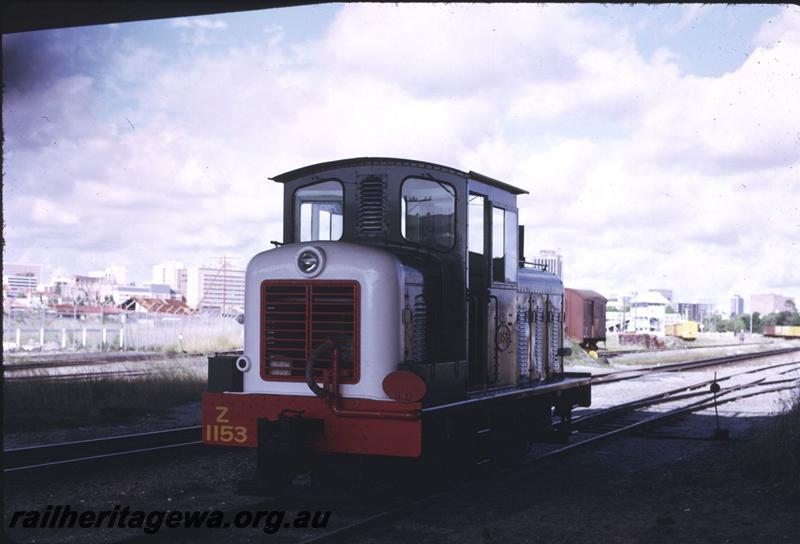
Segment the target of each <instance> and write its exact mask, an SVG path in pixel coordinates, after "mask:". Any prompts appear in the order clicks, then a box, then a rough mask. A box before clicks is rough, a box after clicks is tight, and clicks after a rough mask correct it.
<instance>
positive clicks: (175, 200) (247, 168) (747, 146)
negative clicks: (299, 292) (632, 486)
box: [4, 4, 800, 298]
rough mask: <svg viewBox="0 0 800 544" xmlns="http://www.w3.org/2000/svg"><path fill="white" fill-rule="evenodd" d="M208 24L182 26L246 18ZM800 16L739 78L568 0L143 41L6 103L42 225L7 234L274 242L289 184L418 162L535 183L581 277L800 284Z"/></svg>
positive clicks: (403, 8) (694, 286) (595, 284)
mask: <svg viewBox="0 0 800 544" xmlns="http://www.w3.org/2000/svg"><path fill="white" fill-rule="evenodd" d="M691 9H693V8H691V7H690V9H689V10H687V12H686V13H687V14H690V11H691ZM731 9H733V8H731ZM687 17H688V15H687ZM692 20H694V19H692ZM199 21H201V20H199V19H180V20H175V21H172V22H171V23H170V25H171V26H172V27H174V28H179V29H183V30H185V31H186V32H187V36H189V35H191V36H194V34H193V33H198V35H200V34H199V33H203V32H205V31H206V30H212V29H219V28H224V26H221V25H219V24H217V23H215V22H214V21H212V20H205V21H207V22H204V23H199ZM209 21H210V22H209ZM797 21H798V17H797V10H793V9H787V10H785V12H784V15H782V16H781V17H780V18H776V19H774V20H773V22H772V23H769V24H765V27H764V29H762V30H761V31H760V32H759V34H758V36H757V38H756V40H757V42H758V43H759V47H758V48H757V49H756V50H755V51H754V52H753V54H752V55H750V57H749V58H748V59H747V60H746V61H745V62H744V64H743V65H742V66H741V67H740V68H739V69H737V70H735V71H733V72H730V73H728V74H726V75H724V76H721V77H718V78H711V77H702V78H701V77H695V76H690V75H686V74H684V73H682V72H681V69H680V67H679V65H678V63H677V62H676V59H675V56H674V55H673V54H672V53H671V52H670V51H669V50H668V49H666V48H661V49H658V50H657V51H656V52H655V53H654V54H652V55H650V56H649V58H645V57H644V56H642V54H641V53H640V51H639V50H638V49H637V47H636V43H635V40H634V39H633V37H632V36H631V35H629V33H628V31H627V30H625V29H622V28H616V27H613V26H609V25H605V24H600V23H597V22H592V21H590V20H589V19H588V18H587V17H585V16H584V15H583V12H582V9H581V7H580V6H564V5H559V6H541V5H539V6H531V5H522V4H515V5H512V6H498V5H478V4H475V5H472V4H470V5H445V4H425V5H415V6H407V5H400V6H393V5H367V4H348V5H345V6H344V7H343V8H342V10H341V11H340V12H339V13H338V15H337V16H336V18H335V20H334V21H332V23H331V24H330V26H329V28H328V29H327V32H326V33H325V35H324V36H323V37H322V38H321V39H318V40H315V41H307V42H290V41H289V40H288V39H287V35H286V34H285V32H284V29H283V28H282V27H278V26H276V25H272V26H267V25H266V24H265V25H263V27H266V30H265V33H266V34H263V35H262V40H261V41H255V42H251V43H247V44H240V45H239V46H237V47H224V48H207V49H202V50H199V51H193V53H192V54H191V55H174V54H172V52H171V51H167V50H164V49H162V48H160V47H159V46H158V45H157V44H156V43H148V44H143V43H138V42H132V43H126V44H123V46H122V47H121V48H120V54H119V55H118V56H116V57H115V58H114V60H113V64H111V65H110V66H108V68H107V72H105V73H104V74H103V75H101V76H96V77H95V76H93V77H89V76H86V75H76V76H73V77H71V78H66V79H61V80H59V81H58V82H56V83H55V84H54V85H52V86H51V87H50V88H47V89H44V90H42V91H40V92H37V93H31V94H28V95H25V96H19V95H9V96H7V97H6V98H7V100H6V101H4V114H5V117H4V123H5V124H6V127H4V128H6V138H7V140H6V142H7V146H6V147H7V150H6V153H7V166H6V167H7V171H8V172H9V173H8V175H7V180H6V187H4V193H5V192H6V191H8V190H9V189H13V190H14V191H15V192H16V193H17V194H18V195H19V194H24V195H27V197H28V198H29V200H28V201H27V202H28V207H27V208H25V210H26V213H27V212H28V211H29V212H30V213H31V215H32V216H35V217H34V219H36V224H35V225H30V224H28V223H26V218H25V214H24V213H22V212H21V211H19V210H17V209H16V208H8V209H9V225H11V226H10V227H9V231H10V237H9V238H8V244H9V245H8V247H9V249H12V248H15V249H13V251H20V250H18V249H16V248H18V247H22V246H23V245H24V244H30V243H31V241H32V240H36V236H41V234H42V233H48V236H62V237H63V238H58V241H59V243H61V244H63V247H64V251H65V254H66V252H67V251H69V252H70V255H75V254H76V252H78V253H80V254H82V255H85V257H86V259H94V260H98V259H99V260H102V259H103V258H104V257H103V256H104V255H106V256H107V257H105V258H106V259H107V260H109V261H110V260H113V259H112V256H113V257H114V258H116V256H117V255H119V253H118V252H119V248H122V247H125V248H127V250H126V254H128V255H130V256H131V257H130V262H129V263H127V264H129V266H132V265H131V264H130V263H131V262H134V261H141V253H138V252H141V251H143V252H146V254H147V255H149V257H150V259H151V260H152V261H153V262H157V261H158V260H161V259H167V258H178V259H182V260H184V261H187V262H192V261H193V259H195V258H196V257H197V255H199V254H202V255H204V256H209V255H213V254H214V252H217V253H218V254H222V253H229V252H231V253H232V252H236V253H239V254H242V255H248V254H253V253H255V252H257V251H260V250H262V249H264V248H266V247H268V241H269V240H272V239H280V229H281V224H280V215H281V214H282V205H281V198H280V197H281V187H280V186H279V185H277V184H274V183H272V182H269V181H267V177H269V176H272V175H275V174H278V173H280V172H283V171H286V170H289V169H293V168H296V167H299V166H302V165H305V164H309V163H313V162H319V161H324V160H332V159H338V158H343V157H348V156H364V155H388V156H406V157H410V158H417V159H422V160H428V161H432V162H437V163H443V164H449V165H452V166H454V167H457V168H463V169H467V170H469V169H474V170H477V171H480V172H482V173H485V174H487V175H489V176H492V177H495V178H499V179H502V180H504V181H507V182H509V183H512V184H515V185H519V186H521V187H523V188H525V189H527V190H529V191H530V192H531V195H530V196H526V197H522V198H521V199H520V218H521V220H522V222H524V223H526V224H527V225H528V233H527V236H526V240H527V245H528V252H527V253H528V255H529V256H530V255H531V254H532V252H533V251H534V250H538V249H542V248H548V247H554V248H555V247H557V248H561V250H562V251H563V253H564V255H565V257H566V259H567V265H566V271H567V272H566V274H567V283H568V284H572V285H575V286H577V287H587V288H596V289H598V290H601V291H603V290H604V289H605V290H610V289H613V290H617V291H619V290H622V289H624V288H625V286H626V285H632V286H633V285H636V286H639V288H640V289H641V288H647V287H654V286H667V287H669V286H672V287H673V288H674V289H675V290H676V291H677V292H679V293H683V295H684V296H685V297H695V298H698V297H701V296H716V295H713V294H714V293H716V294H719V296H727V295H726V293H727V294H730V293H732V292H739V293H741V294H746V293H747V292H748V286H753V285H756V286H758V287H759V290H765V291H767V290H779V291H780V290H781V289H786V290H789V291H791V290H792V289H793V290H794V293H795V295H798V294H800V292H798V291H800V278H798V277H797V272H795V271H796V270H798V267H797V266H796V265H797V259H796V255H797V253H798V252H797V245H796V244H797V233H798V232H799V231H800V224H798V220H797V217H800V214H799V213H798V210H797V204H796V203H795V201H796V199H792V198H790V196H791V195H793V194H794V187H795V185H796V179H797V170H798V167H800V157H799V156H798V149H800V145H798V143H800V135H798V134H797V132H798V129H797V127H798V126H800V117H799V116H800V112H798V109H797V106H796V105H795V104H794V103H795V102H796V96H797V94H798V83H797V81H798V80H797V74H798V73H800V61H799V60H798V59H800V35H798V33H797V29H798V28H800V24H798V23H797ZM219 22H221V23H224V21H221V20H220V21H219ZM702 22H703V21H700V22H698V24H701V23H702ZM767 28H769V30H766V29H767ZM776 29H777V30H776ZM646 31H647V32H653V31H654V30H653V29H652V28H650V27H648V28H647V30H646ZM195 37H196V36H195ZM97 77H100V78H101V80H98V79H97ZM100 90H102V91H103V93H101V92H100ZM109 100H112V101H113V102H111V103H110V102H108V101H109ZM101 111H103V112H105V113H102V114H101V113H100V112H101ZM108 112H113V113H112V114H109V113H108ZM42 116H47V117H48V119H50V123H48V122H47V121H45V120H44V119H40V118H41V117H42ZM37 119H38V121H37ZM128 121H130V122H131V123H132V124H133V125H134V127H135V128H133V127H131V126H130V125H129V123H128ZM593 126H594V127H599V129H598V131H599V135H598V136H596V137H594V136H591V135H589V134H588V132H589V127H593ZM52 141H57V145H52V143H51V142H52ZM43 195H46V199H45V197H44V196H43ZM787 196H788V197H787ZM34 197H35V198H37V199H40V200H30V199H31V198H34ZM23 201H24V199H23ZM37 202H38V203H37ZM754 207H756V208H757V212H756V211H754V210H753V208H754ZM53 209H55V210H56V213H53V212H52V211H50V210H53ZM46 210H48V211H46ZM59 210H60V211H59ZM78 210H79V211H78ZM59 214H61V215H59ZM78 217H79V218H80V220H79V221H78V219H77V218H78ZM37 218H38V219H37ZM44 219H48V220H49V223H47V222H46V221H43V220H44ZM12 221H13V222H12ZM54 224H55V225H58V226H60V227H61V228H60V231H59V233H57V234H53V232H55V231H52V230H46V231H45V230H41V229H45V228H50V227H52V226H53V225H54ZM762 232H767V233H768V235H766V236H762V235H760V234H759V233H762ZM48 251H53V252H55V251H56V250H48ZM104 252H105V253H104ZM53 254H55V253H53ZM29 255H33V254H32V253H30V254H29ZM753 263H762V264H760V265H759V266H754V265H753ZM145 264H148V263H145ZM100 265H103V263H102V262H99V263H98V266H100ZM145 270H146V267H145ZM720 293H722V294H720ZM709 294H712V295H709ZM787 294H791V293H787Z"/></svg>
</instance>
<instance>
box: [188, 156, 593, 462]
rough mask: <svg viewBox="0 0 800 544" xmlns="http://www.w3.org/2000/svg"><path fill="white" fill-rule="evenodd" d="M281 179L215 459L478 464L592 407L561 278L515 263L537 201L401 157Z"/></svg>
mask: <svg viewBox="0 0 800 544" xmlns="http://www.w3.org/2000/svg"><path fill="white" fill-rule="evenodd" d="M273 180H274V181H276V182H278V183H280V184H282V185H283V192H284V202H283V213H284V219H283V242H281V243H278V242H276V243H275V245H276V247H275V248H273V249H269V250H267V251H264V252H262V253H259V254H258V255H256V256H255V257H253V258H252V260H251V261H250V263H249V265H248V267H247V276H246V287H245V291H246V292H245V312H244V350H243V353H242V354H241V355H240V356H231V355H218V356H215V357H211V358H210V359H209V384H208V392H207V393H204V395H203V440H204V442H205V443H206V444H213V445H225V446H242V447H251V448H258V466H259V473H260V474H262V476H263V475H264V474H267V473H270V474H273V475H274V473H275V472H276V471H281V472H284V473H292V472H294V471H299V470H303V467H301V466H299V465H300V464H302V463H305V462H306V461H308V462H313V459H314V458H316V457H320V456H325V455H327V454H350V455H355V456H388V457H404V458H419V457H425V456H435V455H440V454H441V455H446V456H449V457H452V458H456V457H459V458H464V459H467V462H468V463H475V464H481V463H485V462H489V461H492V460H495V459H498V458H500V457H505V456H507V455H509V454H510V453H512V452H519V451H524V448H525V447H526V446H527V445H528V444H529V442H530V440H531V439H533V438H536V437H537V435H540V434H542V433H548V432H556V433H557V432H558V431H559V430H564V429H566V428H567V427H568V424H569V420H570V417H571V412H572V410H573V408H574V407H576V406H588V405H589V403H590V398H591V394H590V385H589V384H590V376H589V375H588V374H582V373H570V372H565V371H564V365H563V358H564V356H565V355H568V354H569V350H568V349H567V348H564V347H563V334H564V332H563V331H564V288H563V285H562V283H561V280H560V279H559V278H558V277H557V276H555V275H554V274H551V273H549V272H546V271H542V270H538V269H535V268H532V267H528V266H526V263H525V262H524V257H523V256H522V254H523V240H524V228H523V227H519V226H518V223H517V197H518V196H519V195H522V194H526V193H527V192H526V191H524V190H522V189H519V188H517V187H514V186H512V185H509V184H506V183H503V182H501V181H497V180H495V179H492V178H489V177H487V176H484V175H481V174H478V173H476V172H472V171H470V172H464V171H461V170H457V169H454V168H449V167H446V166H441V165H437V164H432V163H428V162H422V161H414V160H403V159H391V158H356V159H346V160H340V161H334V162H326V163H321V164H315V165H311V166H306V167H303V168H300V169H297V170H293V171H291V172H287V173H285V174H281V175H278V176H275V177H274V178H273ZM309 459H311V460H312V461H309ZM301 461H302V463H301Z"/></svg>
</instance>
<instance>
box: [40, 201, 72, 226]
mask: <svg viewBox="0 0 800 544" xmlns="http://www.w3.org/2000/svg"><path fill="white" fill-rule="evenodd" d="M31 218H32V219H33V220H34V221H36V222H37V223H40V224H44V225H77V224H78V222H80V217H78V215H76V214H74V213H72V212H70V211H68V210H65V209H63V208H62V206H61V205H60V204H59V203H57V202H53V201H50V200H47V199H44V198H34V199H33V202H32V204H31Z"/></svg>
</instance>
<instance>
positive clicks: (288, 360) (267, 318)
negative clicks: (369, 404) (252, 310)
mask: <svg viewBox="0 0 800 544" xmlns="http://www.w3.org/2000/svg"><path fill="white" fill-rule="evenodd" d="M358 310H359V289H358V283H356V282H354V281H328V280H286V281H273V280H267V281H264V282H262V284H261V377H262V378H264V379H265V380H276V381H297V382H301V381H305V365H306V361H308V359H309V357H310V356H311V353H312V352H313V351H314V350H315V349H316V348H317V347H318V346H319V345H320V344H322V343H323V342H324V341H325V340H327V339H330V340H333V341H334V343H335V345H336V346H337V347H338V348H339V382H340V383H345V384H348V383H356V382H358V377H359V325H358V324H359V315H358V314H359V311H358ZM331 356H332V353H331V352H330V351H328V352H327V353H325V354H324V356H322V357H319V358H318V359H317V361H316V365H315V366H314V376H315V377H316V378H317V381H322V371H323V370H324V369H331V368H332V360H331Z"/></svg>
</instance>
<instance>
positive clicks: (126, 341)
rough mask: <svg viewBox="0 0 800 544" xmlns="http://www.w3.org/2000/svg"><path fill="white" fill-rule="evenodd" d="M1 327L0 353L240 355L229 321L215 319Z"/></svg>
mask: <svg viewBox="0 0 800 544" xmlns="http://www.w3.org/2000/svg"><path fill="white" fill-rule="evenodd" d="M37 324H39V325H40V326H39V327H35V326H31V325H33V323H30V322H28V323H25V322H21V323H16V325H17V326H16V327H14V326H5V325H4V327H3V352H14V351H56V350H86V351H98V350H100V351H103V350H119V349H126V350H127V349H130V350H136V351H176V352H189V353H207V352H212V351H225V350H230V349H241V347H242V345H243V329H244V327H242V325H240V324H239V323H238V322H237V321H236V320H235V319H233V318H231V317H224V316H219V315H193V316H181V317H168V316H147V317H142V316H141V315H136V314H130V315H127V316H125V318H123V319H121V320H120V322H119V323H105V324H104V323H101V322H99V321H98V322H95V323H93V322H85V321H82V320H69V319H63V318H57V319H51V320H49V322H47V323H37Z"/></svg>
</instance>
